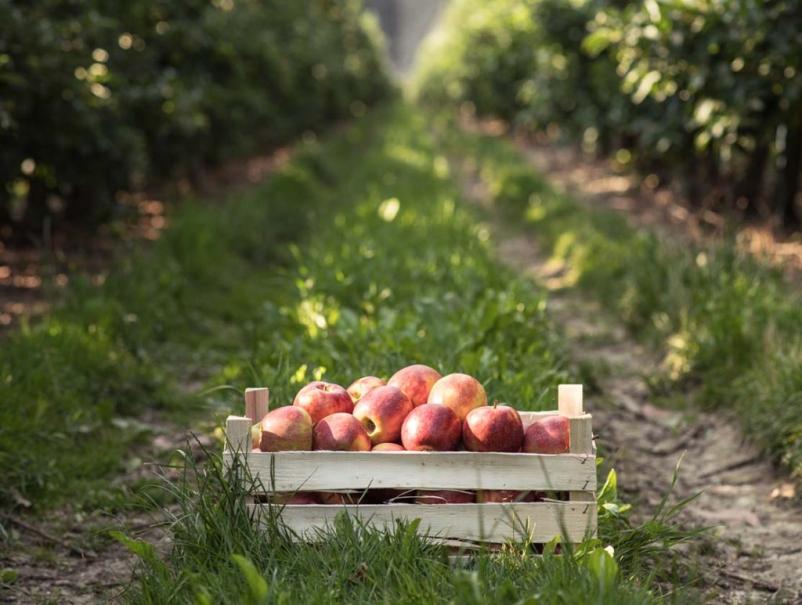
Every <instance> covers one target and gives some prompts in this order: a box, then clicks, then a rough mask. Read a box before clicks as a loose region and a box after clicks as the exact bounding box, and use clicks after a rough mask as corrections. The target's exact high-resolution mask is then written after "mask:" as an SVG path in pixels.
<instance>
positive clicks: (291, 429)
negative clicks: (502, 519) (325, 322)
mask: <svg viewBox="0 0 802 605" xmlns="http://www.w3.org/2000/svg"><path fill="white" fill-rule="evenodd" d="M253 441H254V443H253V447H254V449H253V451H255V452H260V451H261V452H280V451H311V450H328V451H350V452H367V451H373V452H391V453H392V452H402V451H414V452H448V451H459V450H468V451H472V452H525V453H536V454H561V453H565V452H567V451H568V448H569V422H568V419H567V418H565V417H564V416H559V415H555V416H547V417H544V418H541V419H539V420H537V421H536V422H534V423H533V424H531V425H530V426H529V427H528V428H527V429H526V431H524V429H523V424H522V422H521V417H520V415H519V414H518V412H517V411H516V410H515V409H514V408H512V407H510V406H507V405H498V404H494V405H492V406H488V405H487V394H486V393H485V389H484V387H483V386H482V384H481V383H480V382H479V381H478V380H476V379H475V378H474V377H472V376H469V375H467V374H449V375H447V376H441V375H440V374H439V373H438V372H437V371H436V370H434V369H432V368H430V367H429V366H425V365H421V364H416V365H411V366H408V367H406V368H404V369H402V370H399V371H398V372H396V373H395V374H394V375H393V376H392V377H391V378H390V380H389V381H387V382H385V381H384V380H382V379H381V378H377V377H375V376H365V377H363V378H360V379H358V380H357V381H355V382H354V383H353V384H352V385H351V386H350V387H348V388H347V389H345V388H343V387H341V386H340V385H337V384H332V383H328V382H321V381H316V382H312V383H309V384H307V385H306V386H304V387H303V388H302V389H301V390H300V391H299V392H298V394H297V395H296V396H295V400H294V401H293V403H292V405H289V406H284V407H281V408H278V409H275V410H273V411H271V412H268V413H267V414H266V415H265V417H264V418H262V420H261V421H260V422H259V423H258V424H256V425H254V439H253ZM367 495H368V496H370V497H369V499H368V500H367V501H366V499H365V494H363V495H361V496H357V497H356V498H354V496H351V495H349V494H341V493H333V492H332V493H313V492H298V493H296V494H292V495H285V497H284V498H283V500H282V499H280V498H279V501H281V502H283V503H287V504H319V503H324V504H341V503H350V502H355V501H356V500H358V501H360V502H362V503H365V502H372V503H375V502H376V501H378V502H383V501H389V500H392V501H394V502H403V501H404V499H408V500H407V501H414V502H417V503H421V504H449V503H465V502H475V501H477V500H478V501H479V502H509V501H535V500H539V499H541V498H542V496H543V494H540V493H537V492H517V491H507V490H495V491H488V490H485V491H482V492H478V493H474V492H463V491H454V490H447V491H426V492H421V491H418V492H416V493H415V492H413V493H412V494H407V493H401V492H398V491H396V490H369V492H368V494H367Z"/></svg>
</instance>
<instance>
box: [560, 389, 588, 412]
mask: <svg viewBox="0 0 802 605" xmlns="http://www.w3.org/2000/svg"><path fill="white" fill-rule="evenodd" d="M557 410H558V411H559V412H560V414H562V415H563V416H568V417H569V418H571V417H572V416H582V414H584V413H585V411H584V402H583V394H582V385H581V384H561V385H558V386H557Z"/></svg>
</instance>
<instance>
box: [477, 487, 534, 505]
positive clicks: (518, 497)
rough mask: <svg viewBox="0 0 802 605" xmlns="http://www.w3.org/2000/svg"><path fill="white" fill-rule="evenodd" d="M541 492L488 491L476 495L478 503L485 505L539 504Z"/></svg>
mask: <svg viewBox="0 0 802 605" xmlns="http://www.w3.org/2000/svg"><path fill="white" fill-rule="evenodd" d="M538 493H539V492H526V491H518V490H514V489H486V490H482V491H480V492H477V494H476V501H477V502H481V503H484V504H491V503H494V502H537V501H538V499H539V498H538V496H537V494H538Z"/></svg>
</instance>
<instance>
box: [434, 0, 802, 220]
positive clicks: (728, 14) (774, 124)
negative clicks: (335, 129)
mask: <svg viewBox="0 0 802 605" xmlns="http://www.w3.org/2000/svg"><path fill="white" fill-rule="evenodd" d="M502 5H503V8H502ZM511 15H516V18H515V21H514V23H515V26H514V27H510V25H509V21H510V16H511ZM800 23H802V5H800V4H799V3H797V2H793V1H792V0H771V1H769V0H732V1H729V0H727V1H724V0H646V1H644V2H627V1H622V0H572V1H571V2H565V1H563V0H503V2H499V3H493V4H492V5H490V4H489V3H483V2H477V1H476V0H458V1H457V2H456V3H455V4H454V5H453V6H452V8H451V9H450V14H449V15H448V16H447V18H446V22H445V26H444V31H443V32H441V34H440V36H439V39H437V40H435V41H434V42H432V44H436V45H437V46H438V48H437V50H438V51H440V54H439V55H438V53H437V52H435V49H432V48H430V49H429V50H428V51H427V52H426V53H424V56H426V57H427V59H428V60H427V61H424V65H423V68H422V70H421V79H420V84H419V86H420V90H421V95H422V97H423V98H424V99H428V100H429V101H436V102H444V101H445V102H457V103H464V102H468V103H471V104H473V105H474V107H475V109H476V111H477V113H479V114H480V115H495V116H499V117H502V118H505V119H507V120H510V121H511V122H515V123H518V124H523V125H526V126H530V127H534V128H547V127H549V126H550V125H558V126H559V128H560V130H561V132H562V133H563V134H567V135H570V136H573V137H575V138H578V139H580V140H582V141H583V143H585V145H586V146H589V147H591V148H595V149H597V150H599V151H601V152H611V151H616V150H619V149H624V150H626V152H627V153H624V154H619V157H621V158H625V159H626V158H631V159H632V161H634V162H635V163H636V164H637V165H638V166H641V167H643V168H648V169H649V170H651V171H655V172H657V173H658V174H660V175H661V176H671V177H679V178H680V179H681V180H682V181H683V182H684V183H685V184H686V185H687V189H688V193H689V195H690V196H691V197H692V198H693V199H695V200H697V201H702V200H704V201H711V200H712V201H715V202H718V203H719V204H728V205H730V206H732V205H735V206H737V207H738V208H740V209H741V210H743V209H756V208H757V204H758V202H760V201H761V200H762V201H764V202H769V205H770V206H771V208H772V210H773V211H774V212H775V214H776V215H777V216H778V217H780V218H781V219H782V220H783V221H784V222H785V223H786V224H789V225H798V224H799V211H798V209H797V206H798V201H797V196H798V192H799V177H800V171H801V170H800V169H801V168H802V74H800V70H802V65H800V63H802V29H800V27H799V24H800ZM500 30H502V31H500ZM509 40H514V41H515V42H514V44H510V43H508V41H509ZM511 49H512V50H513V52H511ZM510 62H513V63H514V69H510V68H504V66H505V65H508V64H509V63H510ZM522 74H523V75H522ZM479 93H481V94H479Z"/></svg>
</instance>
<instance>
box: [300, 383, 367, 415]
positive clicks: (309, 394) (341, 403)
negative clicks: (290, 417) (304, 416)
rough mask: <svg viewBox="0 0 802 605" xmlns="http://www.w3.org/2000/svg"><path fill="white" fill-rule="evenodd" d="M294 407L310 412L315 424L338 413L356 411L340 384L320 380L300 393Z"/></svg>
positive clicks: (310, 384)
mask: <svg viewBox="0 0 802 605" xmlns="http://www.w3.org/2000/svg"><path fill="white" fill-rule="evenodd" d="M292 405H294V406H297V407H299V408H303V409H305V410H306V411H307V412H309V415H310V416H311V417H312V422H313V423H314V424H317V423H318V422H320V421H321V420H323V419H324V418H325V417H326V416H331V415H332V414H336V413H338V412H345V413H346V414H350V413H351V412H353V411H354V402H353V401H351V396H350V395H349V394H348V391H346V390H345V389H344V388H342V387H341V386H340V385H339V384H332V383H330V382H322V381H320V380H316V381H315V382H310V383H309V384H308V385H306V386H305V387H304V388H302V389H301V390H300V391H298V394H297V395H296V396H295V400H294V401H293V402H292Z"/></svg>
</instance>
